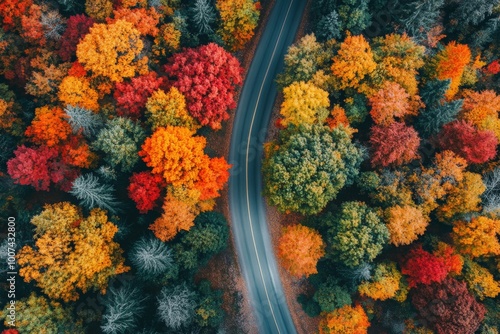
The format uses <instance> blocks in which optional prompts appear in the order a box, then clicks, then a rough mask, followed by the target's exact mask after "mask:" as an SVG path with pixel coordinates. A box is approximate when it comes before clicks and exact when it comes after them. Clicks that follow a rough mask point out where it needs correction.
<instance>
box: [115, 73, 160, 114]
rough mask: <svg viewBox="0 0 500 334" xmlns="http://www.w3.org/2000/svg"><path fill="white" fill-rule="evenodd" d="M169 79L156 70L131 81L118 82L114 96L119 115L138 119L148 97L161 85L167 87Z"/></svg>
mask: <svg viewBox="0 0 500 334" xmlns="http://www.w3.org/2000/svg"><path fill="white" fill-rule="evenodd" d="M166 83H167V79H166V78H165V77H158V76H157V75H156V73H155V72H149V73H148V74H146V75H141V76H138V77H136V78H133V79H132V80H131V81H130V82H119V83H117V84H116V90H115V93H114V95H113V96H114V98H115V100H116V113H117V114H118V115H119V116H123V117H129V118H131V119H138V118H139V117H141V112H142V110H143V109H144V108H145V106H146V102H147V100H148V98H149V97H150V96H151V94H153V92H155V91H156V90H157V89H158V88H160V87H165V86H166Z"/></svg>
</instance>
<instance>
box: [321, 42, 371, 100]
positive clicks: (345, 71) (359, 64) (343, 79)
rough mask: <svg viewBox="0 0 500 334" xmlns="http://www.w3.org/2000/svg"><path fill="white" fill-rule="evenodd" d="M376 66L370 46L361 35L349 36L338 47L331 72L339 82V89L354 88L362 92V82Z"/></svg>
mask: <svg viewBox="0 0 500 334" xmlns="http://www.w3.org/2000/svg"><path fill="white" fill-rule="evenodd" d="M376 67H377V64H376V63H375V61H374V60H373V53H372V50H371V48H370V44H368V42H367V41H366V40H365V38H364V37H363V36H362V35H359V36H351V35H348V36H347V38H346V39H345V40H344V42H342V44H341V45H340V50H339V51H338V53H337V55H335V57H333V64H332V67H331V69H332V72H333V75H334V76H335V77H336V79H337V80H338V81H339V88H340V89H346V88H354V89H357V90H358V91H360V92H362V91H364V90H365V89H364V88H363V87H361V86H360V85H361V82H362V80H363V79H364V78H365V77H366V76H367V75H369V74H370V73H372V72H373V71H374V70H375V68H376Z"/></svg>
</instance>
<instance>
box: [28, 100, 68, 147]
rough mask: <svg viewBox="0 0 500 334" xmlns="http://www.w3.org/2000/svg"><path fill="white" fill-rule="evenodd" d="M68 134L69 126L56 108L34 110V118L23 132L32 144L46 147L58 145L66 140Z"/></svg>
mask: <svg viewBox="0 0 500 334" xmlns="http://www.w3.org/2000/svg"><path fill="white" fill-rule="evenodd" d="M70 134H71V126H70V125H69V124H68V122H67V116H66V114H65V113H64V111H63V110H62V109H61V108H58V107H55V108H49V107H48V106H44V107H41V108H36V109H35V118H34V119H33V120H32V121H31V125H30V126H28V128H26V132H25V135H26V136H27V137H28V138H30V140H31V141H32V142H33V143H35V144H39V145H45V146H47V147H54V146H56V145H58V144H59V143H61V142H62V141H65V140H66V139H68V136H69V135H70Z"/></svg>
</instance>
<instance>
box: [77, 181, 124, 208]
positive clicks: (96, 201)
mask: <svg viewBox="0 0 500 334" xmlns="http://www.w3.org/2000/svg"><path fill="white" fill-rule="evenodd" d="M114 191H115V189H114V187H113V186H111V185H108V184H102V183H101V181H100V180H99V178H98V177H96V176H94V175H93V174H92V173H87V174H83V175H80V176H79V177H77V178H76V180H75V181H73V186H72V187H71V190H70V191H69V193H70V194H71V195H73V196H75V197H76V198H77V199H78V200H79V201H80V205H81V206H84V207H85V208H87V209H92V208H101V209H105V210H108V211H109V212H111V213H116V212H117V211H118V209H117V204H118V202H117V201H116V199H115V196H114V194H113V193H114Z"/></svg>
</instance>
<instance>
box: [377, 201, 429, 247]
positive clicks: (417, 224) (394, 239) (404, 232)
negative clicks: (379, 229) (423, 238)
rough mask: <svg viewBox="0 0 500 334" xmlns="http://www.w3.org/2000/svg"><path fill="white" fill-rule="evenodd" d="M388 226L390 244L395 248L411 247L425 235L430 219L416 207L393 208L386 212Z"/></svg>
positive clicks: (397, 206)
mask: <svg viewBox="0 0 500 334" xmlns="http://www.w3.org/2000/svg"><path fill="white" fill-rule="evenodd" d="M385 219H386V226H387V229H388V230H389V235H390V243H391V244H393V245H395V246H401V245H409V244H411V243H412V242H413V241H415V240H416V239H417V238H418V236H420V235H422V234H424V232H425V230H426V228H427V225H429V218H428V217H426V216H424V214H423V213H422V211H421V210H420V209H418V208H416V207H413V206H410V205H405V206H399V205H396V206H392V207H390V208H388V209H387V210H386V211H385Z"/></svg>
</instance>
